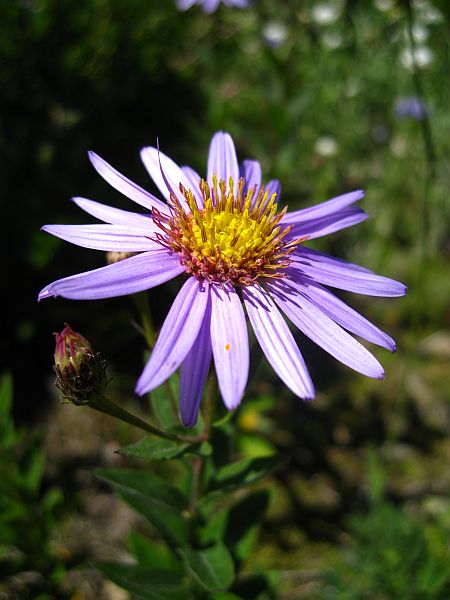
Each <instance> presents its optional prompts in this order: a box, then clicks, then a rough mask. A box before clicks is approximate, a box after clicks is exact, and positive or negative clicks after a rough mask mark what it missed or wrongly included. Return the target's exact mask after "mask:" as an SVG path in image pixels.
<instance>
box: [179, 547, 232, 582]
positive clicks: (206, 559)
mask: <svg viewBox="0 0 450 600" xmlns="http://www.w3.org/2000/svg"><path fill="white" fill-rule="evenodd" d="M183 556H184V557H185V559H186V562H187V564H188V566H189V568H190V570H191V571H192V573H193V574H194V575H195V576H196V578H197V579H198V581H199V582H200V583H201V584H202V585H203V586H204V587H205V588H206V589H207V590H209V591H220V590H225V589H227V588H228V587H229V586H230V585H231V584H232V583H233V581H234V563H233V559H232V558H231V554H230V553H229V552H228V550H227V548H226V546H224V545H223V544H221V543H218V544H215V545H214V546H210V547H209V548H204V549H202V550H194V549H193V548H190V547H185V548H183Z"/></svg>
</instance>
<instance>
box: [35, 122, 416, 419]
mask: <svg viewBox="0 0 450 600" xmlns="http://www.w3.org/2000/svg"><path fill="white" fill-rule="evenodd" d="M141 157H142V160H143V162H144V165H145V166H146V168H147V170H148V172H149V173H150V175H151V177H152V178H153V180H154V182H155V183H156V185H157V186H158V188H159V190H160V191H161V194H162V195H163V196H164V198H165V200H166V202H163V201H161V200H159V199H158V198H156V197H155V196H154V195H152V194H150V193H149V192H147V191H145V190H144V189H143V188H141V187H139V186H138V185H137V184H135V183H133V182H132V181H130V180H129V179H127V178H126V177H124V176H123V175H121V174H120V173H119V172H118V171H116V170H115V169H114V168H113V167H112V166H110V165H109V164H108V163H106V162H105V161H104V160H103V159H101V158H100V157H99V156H97V155H96V154H94V153H90V159H91V162H92V164H93V166H94V168H95V169H96V170H97V171H98V173H99V174H100V175H101V176H102V177H103V178H104V179H105V180H106V181H107V182H108V183H110V184H111V185H112V186H113V187H114V188H115V189H117V190H119V191H120V192H122V193H123V194H124V195H125V196H128V198H130V199H132V200H134V201H135V202H136V203H138V204H140V205H141V206H143V207H145V208H146V209H147V212H146V213H144V214H137V213H131V212H128V211H124V210H119V209H117V208H112V207H109V206H105V205H103V204H99V203H97V202H94V201H92V200H87V199H83V198H75V199H74V201H75V203H76V204H77V205H78V206H79V207H80V208H82V209H83V210H85V211H86V212H88V213H89V214H91V215H92V216H94V217H96V218H98V219H100V220H101V221H103V223H102V224H93V225H48V226H46V227H44V230H45V231H47V232H49V233H51V234H53V235H55V236H58V237H60V238H62V239H65V240H67V241H69V242H72V243H74V244H78V245H80V246H84V247H87V248H93V249H97V250H103V251H108V252H111V251H114V252H121V253H122V252H123V253H132V255H128V258H124V259H123V260H120V261H119V262H115V263H114V264H109V265H107V266H105V267H102V268H100V269H96V270H94V271H88V272H86V273H80V274H78V275H74V276H71V277H66V278H64V279H60V280H58V281H55V282H54V283H51V284H50V285H48V286H46V287H45V288H44V289H43V290H42V291H41V293H40V295H39V299H43V298H48V297H52V296H63V297H65V298H72V299H78V300H92V299H98V298H109V297H114V296H121V295H125V294H131V293H135V292H139V291H143V290H146V289H150V288H152V287H155V286H157V285H159V284H161V283H164V282H165V281H168V280H170V279H173V278H174V277H176V276H178V275H182V274H184V275H185V281H184V283H183V285H182V287H181V289H180V291H179V293H178V295H177V297H176V298H175V300H174V302H173V305H172V307H171V309H170V310H169V313H168V315H167V317H166V320H165V322H164V324H163V326H162V328H161V331H160V334H159V337H158V340H157V342H156V345H155V347H154V350H153V352H152V355H151V357H150V359H149V361H148V363H147V365H146V367H145V368H144V371H143V373H142V375H141V377H140V378H139V380H138V383H137V386H136V392H137V393H138V394H144V393H146V392H149V391H151V390H153V389H155V388H156V387H157V386H159V385H160V384H161V383H162V382H163V381H165V380H166V379H167V378H168V377H170V375H171V374H172V373H173V372H174V371H175V370H176V369H177V368H178V367H181V375H180V413H181V419H182V421H183V423H184V424H185V425H189V426H192V425H193V424H194V423H195V422H196V420H197V415H198V410H199V406H200V402H201V397H202V391H203V387H204V383H205V380H206V376H207V373H208V369H209V366H210V363H211V360H212V359H213V360H214V365H215V369H216V373H217V378H218V383H219V389H220V392H221V395H222V398H223V400H224V403H225V405H226V406H227V408H228V409H233V408H235V407H236V406H237V405H238V404H239V403H240V401H241V399H242V396H243V394H244V390H245V387H246V383H247V377H248V370H249V343H248V333H247V322H246V314H247V317H248V320H249V322H250V324H251V326H252V328H253V330H254V332H255V336H256V339H257V340H258V342H259V345H260V346H261V348H262V350H263V352H264V354H265V355H266V357H267V359H268V360H269V362H270V363H271V365H272V367H273V368H274V370H275V371H276V373H277V374H278V375H279V377H280V378H281V379H282V380H283V382H284V383H285V384H286V385H287V387H288V388H289V389H290V390H291V391H292V392H293V393H294V394H296V395H297V396H299V397H300V398H305V399H306V398H313V397H314V386H313V384H312V381H311V379H310V376H309V373H308V370H307V368H306V365H305V362H304V360H303V357H302V355H301V352H300V349H299V348H298V346H297V344H296V342H295V340H294V337H293V335H292V333H291V331H290V329H289V327H288V325H287V323H286V321H285V319H284V317H283V315H282V312H283V313H284V314H285V315H286V316H287V317H288V318H289V320H290V321H292V323H294V325H296V326H297V327H298V328H299V329H300V330H301V331H302V332H303V333H304V334H305V335H307V336H308V337H309V338H311V339H312V340H313V341H314V342H316V343H317V344H318V345H320V346H321V347H322V348H324V349H325V350H326V351H327V352H329V353H330V354H332V355H333V356H334V357H335V358H337V359H338V360H340V361H341V362H342V363H344V364H346V365H347V366H349V367H351V368H353V369H355V370H356V371H359V372H360V373H363V374H364V375H367V376H369V377H374V378H379V379H381V378H382V377H383V376H384V372H383V369H382V367H381V365H380V363H379V362H378V361H377V360H376V358H375V357H374V356H373V355H372V354H371V353H370V352H369V351H368V350H367V349H366V348H365V347H364V346H362V344H360V343H359V342H358V341H357V340H355V339H354V338H353V337H352V335H350V334H351V333H354V334H356V335H358V336H360V337H362V338H364V339H366V340H368V341H369V342H373V343H375V344H378V345H381V346H384V347H386V348H388V349H389V350H392V351H393V350H395V343H394V341H393V340H392V338H391V337H389V336H388V335H387V334H385V333H383V332H382V331H381V330H380V329H378V328H377V327H376V326H375V325H373V324H372V323H370V322H369V321H368V320H367V319H365V318H364V317H363V316H362V315H360V314H359V313H357V312H356V311H355V310H353V309H352V308H350V307H349V306H347V305H346V304H345V303H344V302H343V301H342V300H340V299H338V298H337V297H336V296H335V295H334V294H333V293H332V292H331V291H329V290H328V286H330V287H334V288H338V289H343V290H347V291H351V292H357V293H362V294H367V295H372V296H402V295H403V294H404V293H405V291H406V288H405V286H404V285H402V284H401V283H399V282H397V281H394V280H392V279H388V278H386V277H381V276H379V275H376V274H375V273H373V272H371V271H369V270H368V269H365V268H364V267H360V266H358V265H355V264H351V263H347V262H344V261H342V260H339V259H336V258H333V257H331V256H329V255H327V254H324V253H322V252H318V251H317V250H312V249H311V248H308V247H306V246H305V245H304V242H305V241H308V240H311V239H313V238H317V237H321V236H324V235H327V234H330V233H333V232H335V231H339V230H340V229H343V228H345V227H350V226H352V225H355V224H357V223H360V222H361V221H363V220H365V219H366V217H367V215H366V214H365V213H364V211H363V210H361V209H360V208H358V207H355V206H354V204H355V203H356V202H357V201H358V200H360V199H361V198H362V197H363V192H362V191H360V190H358V191H354V192H350V193H347V194H344V195H342V196H338V197H337V198H333V199H332V200H328V201H327V202H323V203H321V204H317V205H315V206H311V207H309V208H305V209H302V210H297V211H293V212H287V207H285V208H283V209H280V208H279V198H280V192H281V186H280V183H279V182H278V181H277V180H271V181H269V182H267V184H266V185H263V184H262V177H261V166H260V164H259V162H257V161H254V160H245V161H243V163H242V164H241V165H239V164H238V161H237V157H236V151H235V147H234V143H233V140H232V138H231V136H230V135H229V134H227V133H224V132H220V131H219V132H217V133H216V134H215V135H214V137H213V139H212V141H211V146H210V150H209V155H208V163H207V175H206V178H202V177H200V175H198V174H197V173H196V172H195V171H194V170H193V169H191V168H190V167H187V166H183V167H179V166H178V165H177V164H175V163H174V162H173V161H172V160H171V159H170V158H168V157H167V156H165V155H164V154H162V153H161V152H159V150H157V149H156V148H153V147H148V148H144V149H143V150H142V152H141ZM186 276H187V277H186ZM244 309H245V312H244Z"/></svg>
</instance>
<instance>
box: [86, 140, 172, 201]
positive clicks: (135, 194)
mask: <svg viewBox="0 0 450 600" xmlns="http://www.w3.org/2000/svg"><path fill="white" fill-rule="evenodd" d="M88 155H89V160H90V161H91V163H92V166H93V167H94V169H95V170H96V171H97V173H98V174H99V175H100V176H101V177H103V179H104V180H105V181H107V182H108V183H109V185H111V186H112V187H113V188H114V189H116V190H117V191H118V192H120V193H121V194H123V195H124V196H126V197H127V198H130V200H134V202H137V203H138V204H140V205H141V206H145V208H148V209H149V210H152V208H157V209H158V210H159V211H160V212H163V213H164V212H167V206H166V205H165V204H164V202H161V200H158V198H156V196H153V194H150V192H147V191H146V190H144V189H143V188H141V187H140V186H139V185H137V183H134V181H131V179H128V177H125V175H122V173H119V171H116V169H114V167H112V166H111V165H110V164H108V163H107V162H106V160H103V158H100V156H98V154H95V152H88Z"/></svg>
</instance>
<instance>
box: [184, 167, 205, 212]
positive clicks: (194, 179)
mask: <svg viewBox="0 0 450 600" xmlns="http://www.w3.org/2000/svg"><path fill="white" fill-rule="evenodd" d="M181 170H182V171H183V173H184V174H185V176H186V178H187V179H188V180H189V183H190V186H189V188H190V189H191V190H192V193H193V194H194V195H195V198H196V200H197V203H198V205H199V206H201V207H203V197H202V194H201V192H200V182H201V180H202V178H201V177H200V175H199V174H198V173H197V171H194V169H192V168H191V167H188V166H186V165H184V166H183V167H181Z"/></svg>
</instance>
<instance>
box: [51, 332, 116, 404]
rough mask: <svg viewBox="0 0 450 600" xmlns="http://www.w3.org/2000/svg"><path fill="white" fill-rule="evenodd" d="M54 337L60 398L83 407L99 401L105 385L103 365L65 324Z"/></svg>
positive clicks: (85, 343)
mask: <svg viewBox="0 0 450 600" xmlns="http://www.w3.org/2000/svg"><path fill="white" fill-rule="evenodd" d="M54 335H55V339H56V347H55V373H56V387H57V388H58V389H59V390H60V392H61V398H62V399H63V400H67V401H68V402H72V403H73V404H77V405H86V404H90V403H91V402H92V401H95V400H96V399H97V398H100V397H102V396H103V394H104V392H105V389H106V385H107V383H108V381H107V377H106V361H105V360H104V359H103V358H102V356H101V355H100V354H99V353H98V352H94V350H93V349H92V346H91V345H90V343H89V342H88V341H87V340H86V338H84V337H83V336H82V335H81V334H80V333H77V332H76V331H74V330H73V329H72V328H71V326H70V325H69V324H67V323H66V324H65V327H64V329H63V330H62V331H61V333H55V334H54Z"/></svg>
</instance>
